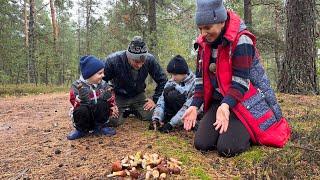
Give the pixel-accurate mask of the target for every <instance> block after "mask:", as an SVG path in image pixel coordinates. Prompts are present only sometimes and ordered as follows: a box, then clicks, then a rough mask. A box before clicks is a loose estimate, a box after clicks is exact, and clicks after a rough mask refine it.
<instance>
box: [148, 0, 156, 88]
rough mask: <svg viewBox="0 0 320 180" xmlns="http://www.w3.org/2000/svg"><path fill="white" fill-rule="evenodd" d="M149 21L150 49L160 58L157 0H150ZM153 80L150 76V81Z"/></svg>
mask: <svg viewBox="0 0 320 180" xmlns="http://www.w3.org/2000/svg"><path fill="white" fill-rule="evenodd" d="M148 5H149V8H148V21H149V40H150V41H149V42H150V44H149V51H150V53H152V54H153V55H154V56H155V57H156V58H157V59H158V51H157V11H156V0H148ZM152 82H153V80H152V78H151V77H150V78H149V83H152Z"/></svg>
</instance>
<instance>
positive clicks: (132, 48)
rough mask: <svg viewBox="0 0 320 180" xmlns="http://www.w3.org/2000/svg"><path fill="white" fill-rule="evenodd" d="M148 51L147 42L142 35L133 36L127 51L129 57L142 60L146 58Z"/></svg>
mask: <svg viewBox="0 0 320 180" xmlns="http://www.w3.org/2000/svg"><path fill="white" fill-rule="evenodd" d="M147 53H148V48H147V45H146V43H145V42H144V41H143V39H142V37H141V36H135V37H133V39H132V41H131V42H130V44H129V46H128V49H127V51H126V54H127V57H128V58H129V59H133V60H141V58H142V59H143V58H145V56H146V55H147Z"/></svg>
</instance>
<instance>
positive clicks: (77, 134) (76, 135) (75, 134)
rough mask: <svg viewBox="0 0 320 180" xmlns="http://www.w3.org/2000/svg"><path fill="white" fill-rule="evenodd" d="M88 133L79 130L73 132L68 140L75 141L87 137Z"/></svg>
mask: <svg viewBox="0 0 320 180" xmlns="http://www.w3.org/2000/svg"><path fill="white" fill-rule="evenodd" d="M86 134H87V133H85V132H82V131H79V130H73V131H71V133H70V134H68V136H67V139H68V140H75V139H79V138H82V137H83V136H85V135H86Z"/></svg>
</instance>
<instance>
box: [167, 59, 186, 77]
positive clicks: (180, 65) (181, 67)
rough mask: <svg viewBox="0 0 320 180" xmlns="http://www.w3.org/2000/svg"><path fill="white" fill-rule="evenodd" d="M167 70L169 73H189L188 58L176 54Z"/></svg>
mask: <svg viewBox="0 0 320 180" xmlns="http://www.w3.org/2000/svg"><path fill="white" fill-rule="evenodd" d="M167 71H168V73H172V74H188V73H189V67H188V64H187V62H186V60H185V59H184V58H183V57H182V56H180V55H176V56H175V57H173V58H172V59H171V60H170V62H169V64H168V66H167Z"/></svg>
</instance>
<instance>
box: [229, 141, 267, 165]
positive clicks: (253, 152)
mask: <svg viewBox="0 0 320 180" xmlns="http://www.w3.org/2000/svg"><path fill="white" fill-rule="evenodd" d="M265 157H266V152H265V150H264V149H263V148H262V146H253V147H252V148H251V149H250V150H249V151H246V152H244V153H242V154H240V155H238V156H236V157H235V158H234V162H235V165H236V166H237V167H238V168H240V169H245V168H248V167H249V168H252V167H254V166H255V165H256V164H259V163H260V162H261V161H262V160H263V159H264V158H265Z"/></svg>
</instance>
